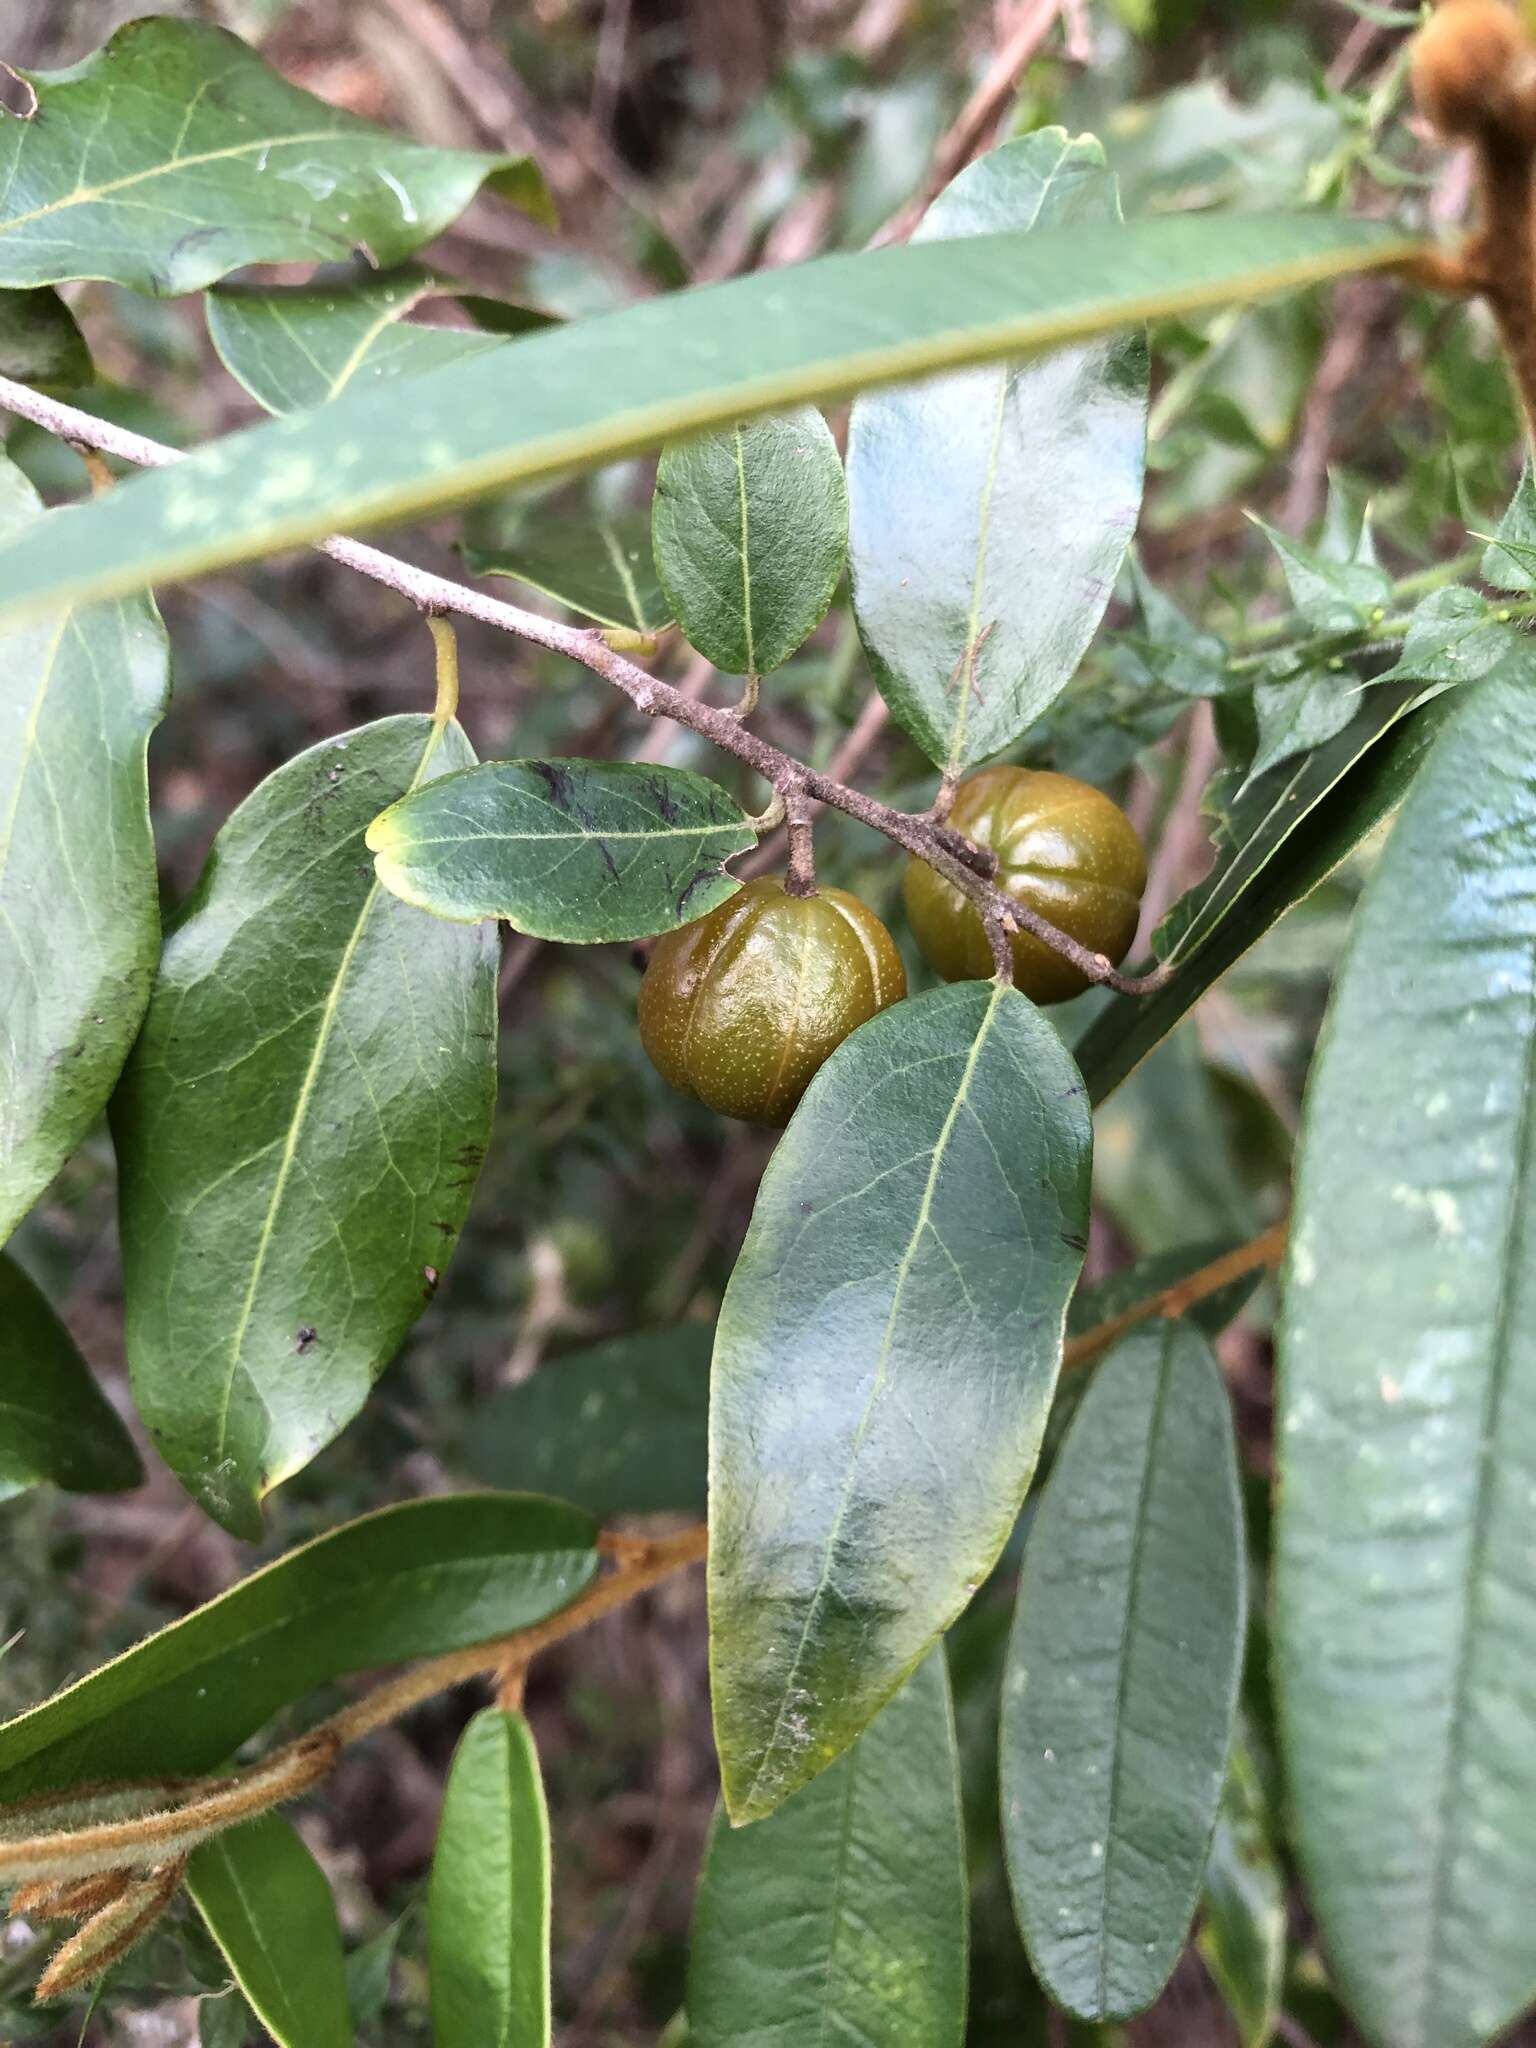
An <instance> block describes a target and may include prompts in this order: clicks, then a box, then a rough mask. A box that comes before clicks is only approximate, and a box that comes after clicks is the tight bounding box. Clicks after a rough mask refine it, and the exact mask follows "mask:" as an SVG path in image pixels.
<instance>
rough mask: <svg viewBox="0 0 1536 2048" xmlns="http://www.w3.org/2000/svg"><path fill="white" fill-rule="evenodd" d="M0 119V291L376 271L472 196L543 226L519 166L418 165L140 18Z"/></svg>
mask: <svg viewBox="0 0 1536 2048" xmlns="http://www.w3.org/2000/svg"><path fill="white" fill-rule="evenodd" d="M17 76H18V77H19V78H20V79H22V80H23V82H24V83H25V84H27V85H28V86H29V87H30V88H31V90H32V92H33V93H34V94H35V96H36V106H35V110H33V111H32V112H31V113H30V115H29V117H28V118H18V117H12V118H9V119H7V120H4V121H0V192H3V193H4V201H3V211H0V285H39V284H58V283H59V282H61V281H62V280H63V279H66V278H72V277H103V278H110V279H111V280H112V281H113V282H114V283H117V284H126V285H130V286H132V288H133V289H134V290H135V291H141V292H162V293H167V294H169V293H175V292H190V291H196V290H197V288H198V287H199V286H200V285H205V284H211V283H212V282H213V280H214V279H215V278H218V277H223V276H225V275H226V274H227V273H228V272H229V271H231V270H238V269H239V268H240V267H241V266H242V265H243V264H246V263H298V262H303V261H305V260H309V261H313V262H325V261H328V260H334V259H336V258H338V257H344V256H346V255H348V254H349V253H350V252H351V251H352V250H354V249H364V250H366V251H367V253H368V257H369V260H370V261H371V262H373V263H376V264H380V265H383V266H385V267H387V266H388V265H390V264H392V263H399V262H401V261H402V260H403V259H404V258H405V257H407V256H409V255H411V254H412V252H413V251H414V250H416V249H418V248H420V247H421V245H422V244H423V243H424V242H429V241H430V240H431V239H432V237H433V236H434V235H436V234H438V233H440V232H441V230H442V229H443V228H445V227H446V226H447V225H448V223H449V222H450V221H451V220H453V219H454V218H455V217H456V216H457V215H458V214H460V213H462V212H463V210H464V208H465V207H466V206H467V205H468V204H469V202H470V200H471V199H473V198H474V196H475V194H476V192H478V191H479V189H480V188H481V186H482V185H486V184H489V185H490V186H491V188H492V189H493V190H496V191H498V192H501V193H503V194H504V195H505V196H506V197H508V198H512V199H515V200H516V201H517V202H518V204H520V205H522V206H524V207H526V208H527V209H528V210H529V211H532V212H537V213H540V214H543V213H544V212H545V210H546V205H547V202H546V201H545V198H544V188H543V183H542V181H541V180H540V178H539V175H538V173H537V171H535V170H534V168H533V167H532V165H531V164H530V163H529V162H528V160H527V159H526V158H525V157H503V156H477V155H472V154H470V153H468V152H466V151H462V150H447V149H426V148H423V147H422V146H421V145H420V144H418V143H414V142H411V141H410V140H409V139H408V138H407V137H405V136H403V135H392V134H390V133H389V132H388V130H386V129H383V128H376V127H375V126H374V125H373V123H372V122H371V121H363V120H359V119H358V117H357V116H356V115H355V114H348V113H344V112H343V111H342V110H341V109H340V108H339V107H330V106H327V105H326V104H325V102H324V101H323V100H317V99H316V98H314V96H313V95H312V94H310V93H307V92H301V91H300V90H299V88H298V87H297V86H293V85H289V84H288V82H287V81H286V79H283V78H281V77H280V76H279V75H278V74H277V73H276V72H275V71H273V70H271V69H270V68H269V67H268V66H267V65H266V64H264V63H263V62H262V60H261V58H260V57H258V56H257V55H256V53H255V51H254V50H250V49H248V48H247V47H246V45H245V44H244V43H242V42H241V41H240V39H239V38H238V37H237V36H233V35H231V34H230V33H229V32H228V31H227V30H226V29H221V28H214V27H212V26H211V25H210V24H208V23H205V22H195V21H175V20H172V19H170V18H168V17H166V16H148V17H146V18H145V19H143V20H140V21H131V22H128V23H127V24H126V25H125V26H124V27H122V28H120V29H119V30H118V31H117V33H116V34H115V35H114V36H113V37H112V38H111V40H110V41H109V42H107V43H105V44H104V45H103V46H102V48H101V49H99V50H97V51H96V52H95V53H94V55H92V56H89V57H87V58H86V59H85V60H84V62H83V63H80V64H75V65H72V66H71V67H70V69H69V70H67V71H20V72H18V73H17Z"/></svg>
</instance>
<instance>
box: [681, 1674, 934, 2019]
mask: <svg viewBox="0 0 1536 2048" xmlns="http://www.w3.org/2000/svg"><path fill="white" fill-rule="evenodd" d="M965 1992H966V1882H965V1844H964V1839H963V1831H962V1828H961V1822H960V1762H959V1755H958V1752H957V1750H956V1746H955V1723H954V1715H953V1712H952V1711H951V1707H950V1699H949V1680H948V1676H947V1674H946V1672H945V1668H944V1652H943V1650H942V1649H939V1650H935V1651H933V1652H931V1654H930V1655H929V1656H928V1657H927V1658H926V1659H925V1660H924V1662H923V1663H922V1664H920V1665H919V1666H918V1668H917V1670H916V1671H914V1672H913V1674H912V1676H911V1677H910V1678H909V1679H908V1680H907V1682H906V1684H905V1685H904V1686H903V1687H902V1688H901V1690H900V1691H899V1692H898V1693H897V1694H896V1696H895V1698H894V1699H892V1700H891V1701H890V1702H889V1703H888V1704H887V1705H886V1706H885V1707H883V1708H882V1709H881V1711H880V1712H879V1713H878V1714H877V1715H876V1716H875V1718H874V1719H873V1720H872V1721H871V1722H870V1724H869V1726H868V1727H867V1728H866V1729H865V1730H864V1733H863V1734H862V1735H861V1736H860V1737H859V1739H858V1740H857V1742H855V1743H854V1744H853V1746H852V1748H851V1749H849V1750H848V1751H847V1752H846V1753H845V1754H844V1755H843V1756H841V1757H839V1758H838V1760H837V1762H836V1763H835V1764H834V1765H833V1766H832V1767H831V1769H830V1770H827V1771H824V1772H823V1773H822V1775H821V1776H820V1777H819V1778H818V1779H817V1780H816V1782H815V1783H814V1784H813V1785H808V1786H806V1787H805V1788H804V1790H803V1791H801V1792H799V1793H797V1794H796V1796H795V1797H794V1798H793V1799H791V1800H790V1801H789V1802H788V1804H787V1805H785V1806H782V1807H781V1808H780V1809H779V1811H778V1812H777V1813H775V1814H774V1815H772V1817H771V1818H770V1819H768V1820H765V1821H763V1822H761V1823H760V1824H759V1825H758V1826H757V1827H752V1828H745V1829H741V1830H736V1829H732V1828H729V1827H725V1826H721V1825H717V1826H716V1827H715V1829H714V1831H713V1833H712V1835H711V1837H710V1843H709V1852H708V1857H707V1860H706V1862H705V1865H704V1874H703V1876H702V1878H701V1879H700V1882H699V1893H698V1903H697V1905H696V1907H695V1909H694V1925H693V1944H692V1949H691V1954H690V1959H689V1973H688V2024H689V2034H688V2039H689V2043H690V2048H778V2044H780V2043H787V2042H810V2041H848V2042H858V2043H859V2044H860V2048H916V2044H917V2043H919V2042H921V2044H922V2048H960V2042H961V2040H962V2039H963V2037H964V2034H965Z"/></svg>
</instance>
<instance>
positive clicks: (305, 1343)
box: [293, 1323, 319, 1358]
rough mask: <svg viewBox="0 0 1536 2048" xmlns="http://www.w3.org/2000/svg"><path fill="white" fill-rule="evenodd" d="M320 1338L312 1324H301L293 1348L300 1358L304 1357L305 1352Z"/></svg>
mask: <svg viewBox="0 0 1536 2048" xmlns="http://www.w3.org/2000/svg"><path fill="white" fill-rule="evenodd" d="M318 1337H319V1332H318V1331H317V1330H315V1329H314V1328H312V1327H311V1325H310V1324H308V1323H301V1324H300V1325H299V1331H298V1336H297V1339H296V1341H295V1343H294V1347H293V1348H294V1350H295V1351H296V1352H297V1353H298V1354H299V1356H300V1358H302V1357H303V1356H304V1354H305V1352H306V1351H307V1350H308V1349H309V1347H310V1345H311V1344H313V1343H315V1342H316V1341H317V1339H318Z"/></svg>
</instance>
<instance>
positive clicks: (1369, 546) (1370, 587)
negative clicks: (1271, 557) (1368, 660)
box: [1253, 484, 1392, 633]
mask: <svg viewBox="0 0 1536 2048" xmlns="http://www.w3.org/2000/svg"><path fill="white" fill-rule="evenodd" d="M1329 513H1330V519H1329V526H1328V530H1327V531H1325V533H1324V535H1323V539H1322V543H1321V545H1320V546H1318V547H1316V548H1309V547H1303V546H1302V544H1301V542H1300V541H1296V540H1292V539H1291V537H1290V536H1289V534H1284V533H1281V532H1280V531H1279V530H1278V529H1277V528H1275V527H1273V526H1266V525H1265V523H1264V521H1263V520H1262V519H1255V520H1254V522H1253V523H1254V525H1255V526H1257V527H1258V529H1259V531H1260V532H1261V533H1262V534H1263V535H1264V537H1265V538H1266V540H1268V542H1269V544H1270V546H1271V547H1272V548H1273V549H1274V551H1275V553H1276V554H1277V555H1278V556H1279V557H1280V567H1281V569H1282V570H1283V571H1284V574H1285V580H1286V585H1287V587H1288V588H1289V590H1290V593H1291V602H1292V603H1293V604H1294V605H1295V607H1296V609H1297V611H1298V612H1299V613H1300V614H1301V616H1302V618H1304V619H1305V620H1306V622H1307V624H1308V625H1309V626H1312V627H1314V628H1315V629H1316V630H1317V631H1318V632H1319V633H1353V632H1358V631H1360V630H1361V629H1363V628H1364V627H1366V626H1369V625H1370V624H1371V622H1372V619H1373V617H1375V616H1376V615H1378V614H1380V613H1381V612H1382V610H1383V609H1384V608H1385V607H1386V606H1388V605H1389V604H1390V603H1391V602H1392V579H1391V577H1390V576H1389V575H1388V574H1387V572H1386V571H1385V570H1384V569H1383V568H1382V566H1381V563H1380V562H1379V561H1378V560H1377V557H1376V546H1375V542H1374V541H1373V540H1372V538H1371V529H1370V523H1369V521H1368V520H1367V519H1366V517H1365V516H1364V510H1363V508H1361V507H1356V506H1351V505H1350V503H1349V500H1348V498H1347V496H1345V495H1343V494H1341V493H1340V491H1339V488H1338V485H1337V484H1335V486H1334V489H1333V491H1332V492H1331V493H1330V505H1329Z"/></svg>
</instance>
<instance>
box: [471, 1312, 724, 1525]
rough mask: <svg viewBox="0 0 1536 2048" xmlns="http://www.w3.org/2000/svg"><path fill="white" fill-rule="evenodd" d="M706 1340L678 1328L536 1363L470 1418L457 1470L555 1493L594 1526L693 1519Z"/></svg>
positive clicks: (704, 1445) (697, 1508)
mask: <svg viewBox="0 0 1536 2048" xmlns="http://www.w3.org/2000/svg"><path fill="white" fill-rule="evenodd" d="M714 1335H715V1333H714V1331H713V1330H712V1329H711V1328H710V1326H709V1324H708V1323H680V1324H678V1325H677V1327H676V1328H675V1329H670V1330H642V1331H638V1332H637V1333H636V1334H635V1335H633V1336H630V1337H614V1338H612V1339H610V1340H609V1341H608V1342H607V1343H606V1344H595V1345H593V1346H592V1348H591V1349H590V1350H587V1351H577V1352H573V1353H572V1354H571V1355H570V1356H569V1357H567V1358H553V1359H548V1360H546V1362H545V1363H544V1364H543V1365H541V1366H540V1368H539V1370H538V1371H537V1372H536V1373H535V1374H534V1375H533V1377H532V1379H529V1380H524V1381H523V1382H522V1384H521V1385H520V1386H515V1387H502V1388H501V1389H499V1390H498V1392H496V1393H495V1394H493V1395H492V1397H491V1399H490V1400H489V1401H488V1402H486V1403H485V1405H484V1406H483V1407H482V1408H480V1409H479V1410H478V1412H477V1413H476V1415H475V1416H474V1418H473V1421H472V1422H471V1424H470V1426H469V1428H468V1430H467V1431H466V1434H465V1438H464V1447H463V1456H464V1460H465V1463H466V1464H467V1466H468V1468H469V1470H470V1471H471V1472H472V1473H473V1474H474V1475H475V1477H476V1478H477V1479H483V1480H484V1481H486V1483H487V1484H488V1485H491V1486H510V1487H526V1488H528V1489H529V1490H530V1491H532V1492H536V1493H537V1492H540V1491H543V1490H544V1489H546V1488H549V1489H558V1491H559V1493H560V1496H561V1498H562V1499H564V1500H571V1501H575V1502H576V1503H577V1504H578V1506H581V1507H584V1508H588V1509H590V1511H591V1512H592V1513H593V1514H594V1515H597V1516H598V1517H599V1518H600V1519H601V1520H603V1521H607V1520H609V1519H611V1518H612V1517H613V1516H614V1515H649V1514H656V1513H659V1512H662V1511H664V1510H667V1509H673V1510H677V1511H680V1512H692V1513H698V1514H702V1513H703V1511H704V1505H705V1495H706V1482H707V1477H708V1469H709V1359H710V1353H711V1351H712V1350H713V1348H714Z"/></svg>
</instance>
